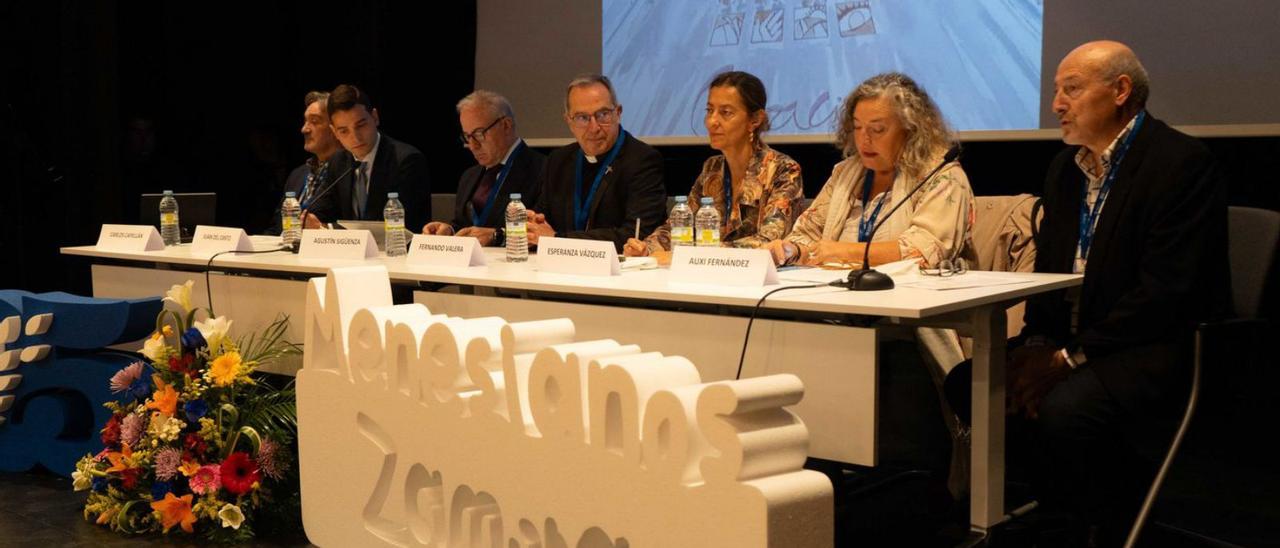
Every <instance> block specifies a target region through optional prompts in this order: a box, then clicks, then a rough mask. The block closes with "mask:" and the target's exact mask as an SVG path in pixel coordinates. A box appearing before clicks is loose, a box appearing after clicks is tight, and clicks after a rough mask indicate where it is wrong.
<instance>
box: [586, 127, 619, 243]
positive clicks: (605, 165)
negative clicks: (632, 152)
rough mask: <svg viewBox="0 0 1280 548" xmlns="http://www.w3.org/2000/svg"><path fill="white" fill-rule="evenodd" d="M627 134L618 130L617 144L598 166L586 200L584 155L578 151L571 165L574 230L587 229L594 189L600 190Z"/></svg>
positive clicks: (614, 144)
mask: <svg viewBox="0 0 1280 548" xmlns="http://www.w3.org/2000/svg"><path fill="white" fill-rule="evenodd" d="M628 135H629V134H628V133H627V132H626V130H624V129H622V128H621V127H619V128H618V139H617V142H615V143H613V149H612V150H610V151H609V155H608V156H605V158H604V162H602V163H601V164H600V170H599V171H597V172H596V178H595V180H594V181H592V182H591V191H590V192H588V193H587V199H586V200H585V201H584V200H583V199H582V161H583V159H585V157H586V155H585V154H583V152H582V149H581V148H579V149H578V158H577V162H575V163H574V165H573V226H574V230H586V229H587V215H588V214H589V213H590V212H591V200H592V199H593V198H595V195H596V189H597V188H600V181H602V180H604V174H605V173H608V171H609V164H612V163H613V159H614V158H617V157H618V151H620V150H622V142H623V141H625V140H626V139H627V136H628Z"/></svg>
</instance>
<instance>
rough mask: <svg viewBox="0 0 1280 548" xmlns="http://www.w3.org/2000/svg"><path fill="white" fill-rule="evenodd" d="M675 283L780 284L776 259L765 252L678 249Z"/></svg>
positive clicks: (673, 268)
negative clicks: (774, 260)
mask: <svg viewBox="0 0 1280 548" xmlns="http://www.w3.org/2000/svg"><path fill="white" fill-rule="evenodd" d="M670 280H671V281H673V282H681V283H695V284H716V285H733V286H743V287H760V286H764V285H769V284H776V283H778V269H777V268H774V266H773V257H771V256H770V255H769V252H768V251H766V250H763V249H737V248H732V247H693V246H687V245H685V246H677V247H676V249H675V252H674V253H673V254H672V255H671V278H670Z"/></svg>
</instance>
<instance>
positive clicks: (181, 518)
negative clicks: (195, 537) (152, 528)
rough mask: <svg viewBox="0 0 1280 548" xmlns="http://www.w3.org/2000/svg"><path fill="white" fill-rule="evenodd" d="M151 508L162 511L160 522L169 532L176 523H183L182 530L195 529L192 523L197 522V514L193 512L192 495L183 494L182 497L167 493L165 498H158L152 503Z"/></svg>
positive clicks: (189, 531)
mask: <svg viewBox="0 0 1280 548" xmlns="http://www.w3.org/2000/svg"><path fill="white" fill-rule="evenodd" d="M151 509H152V510H155V511H156V512H159V513H160V523H161V525H163V526H164V532H166V533H168V532H169V529H172V528H173V526H174V525H179V524H181V525H182V530H183V531H186V532H188V533H191V532H193V531H194V528H193V527H192V525H195V523H196V515H195V514H193V513H191V495H182V498H178V497H175V496H173V493H165V494H164V500H158V501H155V502H153V503H151Z"/></svg>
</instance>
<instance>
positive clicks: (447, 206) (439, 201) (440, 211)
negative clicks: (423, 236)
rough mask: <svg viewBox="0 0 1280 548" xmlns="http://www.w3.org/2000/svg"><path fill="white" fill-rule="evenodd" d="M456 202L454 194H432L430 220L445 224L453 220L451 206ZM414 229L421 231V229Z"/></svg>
mask: <svg viewBox="0 0 1280 548" xmlns="http://www.w3.org/2000/svg"><path fill="white" fill-rule="evenodd" d="M456 201H457V195H456V194H432V195H431V220H433V221H445V222H448V221H451V220H453V205H454V203H455V202H456ZM416 228H417V229H421V228H422V227H416Z"/></svg>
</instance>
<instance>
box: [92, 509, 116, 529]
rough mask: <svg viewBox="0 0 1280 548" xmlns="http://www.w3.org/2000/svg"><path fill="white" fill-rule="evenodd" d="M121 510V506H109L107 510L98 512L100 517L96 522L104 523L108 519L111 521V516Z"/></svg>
mask: <svg viewBox="0 0 1280 548" xmlns="http://www.w3.org/2000/svg"><path fill="white" fill-rule="evenodd" d="M119 511H120V508H118V507H117V508H108V509H107V510H104V511H103V512H102V513H101V514H98V519H97V521H95V522H94V523H97V524H98V525H103V524H105V523H107V522H108V521H111V518H112V517H113V516H115V515H116V512H119Z"/></svg>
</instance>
